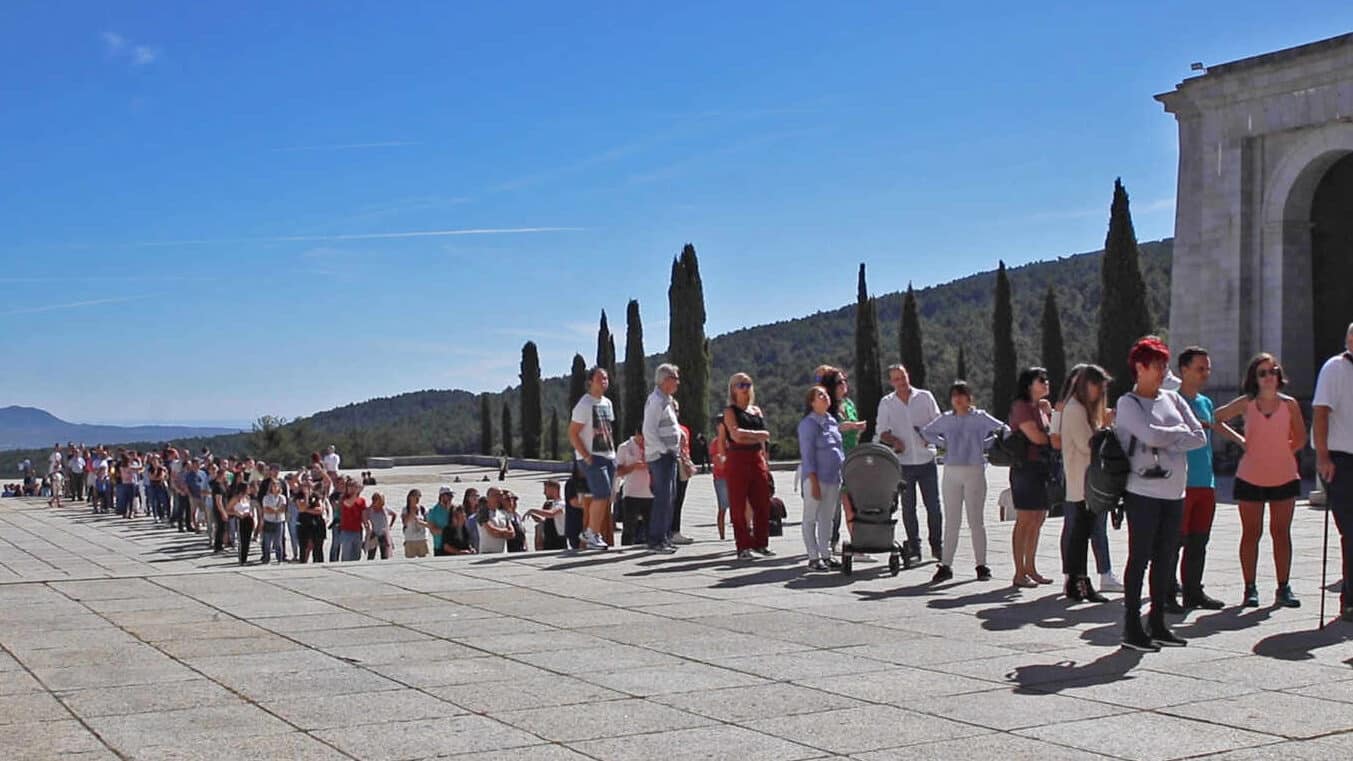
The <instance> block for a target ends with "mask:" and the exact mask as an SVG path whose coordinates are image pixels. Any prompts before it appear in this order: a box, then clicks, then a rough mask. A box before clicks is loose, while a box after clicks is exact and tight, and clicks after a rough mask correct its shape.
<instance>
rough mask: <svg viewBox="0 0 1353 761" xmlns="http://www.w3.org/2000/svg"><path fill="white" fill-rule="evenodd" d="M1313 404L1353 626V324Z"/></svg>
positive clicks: (1324, 371) (1318, 456)
mask: <svg viewBox="0 0 1353 761" xmlns="http://www.w3.org/2000/svg"><path fill="white" fill-rule="evenodd" d="M1311 404H1312V410H1313V411H1314V422H1313V426H1312V427H1313V428H1314V437H1313V439H1314V444H1315V463H1316V470H1317V471H1318V472H1319V473H1320V478H1321V480H1323V481H1324V482H1325V494H1326V509H1328V510H1329V511H1330V513H1331V514H1332V516H1333V518H1334V523H1335V526H1337V527H1338V529H1339V538H1340V549H1341V557H1342V559H1343V566H1342V567H1343V580H1344V581H1343V587H1342V591H1341V594H1340V601H1339V602H1340V609H1341V612H1342V616H1343V619H1344V620H1345V621H1348V622H1350V623H1353V324H1350V325H1349V326H1348V331H1347V333H1345V334H1344V352H1343V353H1342V354H1338V355H1335V356H1333V357H1330V358H1329V359H1328V360H1326V361H1325V364H1324V365H1323V366H1322V367H1321V368H1320V375H1319V377H1318V378H1317V380H1316V384H1315V400H1314V401H1313V402H1312V403H1311ZM1322 623H1323V622H1322Z"/></svg>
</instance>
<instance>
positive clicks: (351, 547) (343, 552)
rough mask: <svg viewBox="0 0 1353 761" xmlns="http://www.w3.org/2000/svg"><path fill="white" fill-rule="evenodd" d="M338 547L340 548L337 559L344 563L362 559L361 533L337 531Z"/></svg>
mask: <svg viewBox="0 0 1353 761" xmlns="http://www.w3.org/2000/svg"><path fill="white" fill-rule="evenodd" d="M338 545H339V547H340V552H339V559H340V560H342V561H343V562H344V563H346V562H348V561H350V560H361V559H362V532H360V531H339V532H338Z"/></svg>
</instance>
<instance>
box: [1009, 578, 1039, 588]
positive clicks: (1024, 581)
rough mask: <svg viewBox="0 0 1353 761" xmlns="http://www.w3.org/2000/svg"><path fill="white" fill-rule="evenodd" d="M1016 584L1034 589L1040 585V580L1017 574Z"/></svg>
mask: <svg viewBox="0 0 1353 761" xmlns="http://www.w3.org/2000/svg"><path fill="white" fill-rule="evenodd" d="M1014 585H1015V586H1016V587H1019V588H1020V589H1034V588H1036V587H1037V586H1038V582H1036V581H1034V580H1033V579H1030V578H1029V577H1028V576H1016V577H1015V581H1014Z"/></svg>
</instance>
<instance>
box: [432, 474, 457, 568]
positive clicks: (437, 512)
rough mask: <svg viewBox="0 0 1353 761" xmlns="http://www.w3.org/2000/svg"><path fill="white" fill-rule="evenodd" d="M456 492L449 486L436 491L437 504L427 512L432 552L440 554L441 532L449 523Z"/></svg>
mask: <svg viewBox="0 0 1353 761" xmlns="http://www.w3.org/2000/svg"><path fill="white" fill-rule="evenodd" d="M455 499H456V493H455V492H454V491H452V490H451V487H450V486H443V487H441V489H439V490H438V491H437V504H435V505H433V506H432V509H431V510H429V511H428V514H427V524H428V528H429V529H430V530H431V532H432V554H434V555H441V554H442V534H443V532H444V531H445V530H446V527H447V526H450V525H451V512H452V511H453V510H455V508H456V504H455Z"/></svg>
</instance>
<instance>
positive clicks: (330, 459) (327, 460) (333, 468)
mask: <svg viewBox="0 0 1353 761" xmlns="http://www.w3.org/2000/svg"><path fill="white" fill-rule="evenodd" d="M320 462H322V463H323V464H324V472H325V473H328V474H329V478H336V477H337V476H338V465H339V463H340V462H342V458H341V457H339V456H338V448H337V447H335V446H334V445H333V444H330V445H329V449H328V450H327V451H326V452H325V453H324V456H323V457H321V458H320Z"/></svg>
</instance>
